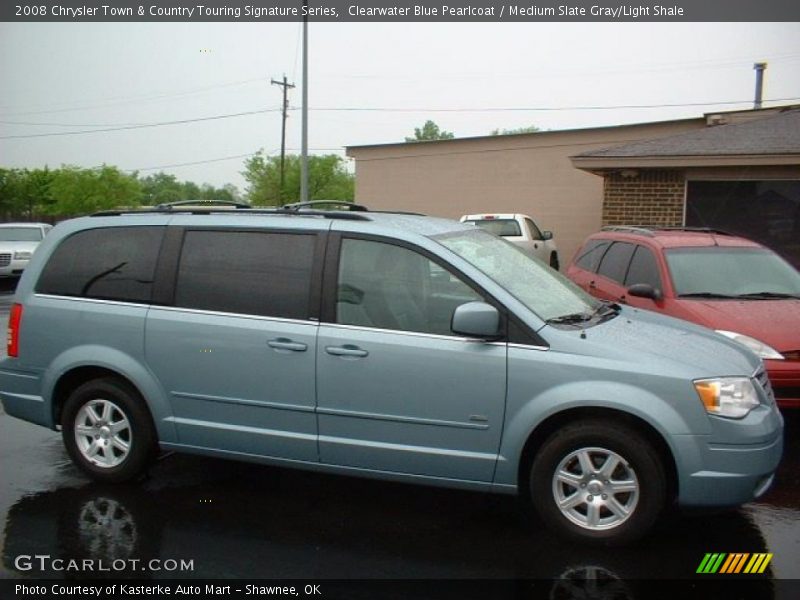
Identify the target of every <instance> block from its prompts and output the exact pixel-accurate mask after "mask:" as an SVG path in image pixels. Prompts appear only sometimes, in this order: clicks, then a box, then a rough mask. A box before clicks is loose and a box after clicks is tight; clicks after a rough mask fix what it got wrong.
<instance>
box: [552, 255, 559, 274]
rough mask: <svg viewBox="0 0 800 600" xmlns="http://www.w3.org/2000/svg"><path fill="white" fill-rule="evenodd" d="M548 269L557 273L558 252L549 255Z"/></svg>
mask: <svg viewBox="0 0 800 600" xmlns="http://www.w3.org/2000/svg"><path fill="white" fill-rule="evenodd" d="M550 267H551V268H553V269H555V270H556V271H558V269H559V264H558V252H551V253H550Z"/></svg>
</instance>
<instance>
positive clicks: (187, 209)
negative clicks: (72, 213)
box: [90, 200, 425, 221]
mask: <svg viewBox="0 0 800 600" xmlns="http://www.w3.org/2000/svg"><path fill="white" fill-rule="evenodd" d="M322 206H331V207H336V208H331V209H330V210H325V209H322V208H315V207H322ZM159 213H182V214H191V215H210V214H236V215H237V216H238V215H287V216H291V215H298V216H309V217H324V218H327V219H345V220H350V221H369V220H370V218H369V217H368V216H367V215H365V214H360V213H373V214H374V213H386V214H394V215H413V216H420V217H422V216H425V215H423V214H422V213H416V212H403V211H388V210H373V211H371V210H369V209H368V208H367V207H366V206H364V205H363V204H355V203H354V202H348V201H347V200H311V201H309V202H294V203H292V204H284V205H283V206H275V207H263V208H261V207H254V206H252V205H250V204H246V203H243V202H233V201H230V200H180V201H178V202H165V203H162V204H158V205H156V206H153V207H148V208H130V209H112V210H101V211H98V212H96V213H93V214H92V215H90V216H92V217H118V216H121V215H132V214H159Z"/></svg>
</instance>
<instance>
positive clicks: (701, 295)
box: [678, 292, 739, 298]
mask: <svg viewBox="0 0 800 600" xmlns="http://www.w3.org/2000/svg"><path fill="white" fill-rule="evenodd" d="M678 298H739V296H731V295H729V294H715V293H713V292H692V293H691V294H678Z"/></svg>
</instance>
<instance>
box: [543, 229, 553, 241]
mask: <svg viewBox="0 0 800 600" xmlns="http://www.w3.org/2000/svg"><path fill="white" fill-rule="evenodd" d="M552 239H553V232H552V231H543V232H542V240H544V241H545V242H546V241H547V240H552Z"/></svg>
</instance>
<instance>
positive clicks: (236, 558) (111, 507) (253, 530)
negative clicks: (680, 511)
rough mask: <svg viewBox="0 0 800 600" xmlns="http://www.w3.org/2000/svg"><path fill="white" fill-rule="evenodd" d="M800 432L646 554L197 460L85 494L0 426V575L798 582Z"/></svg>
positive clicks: (439, 505)
mask: <svg viewBox="0 0 800 600" xmlns="http://www.w3.org/2000/svg"><path fill="white" fill-rule="evenodd" d="M799 432H800V418H798V416H796V415H789V418H788V419H787V446H786V448H787V450H786V457H785V460H784V463H783V465H782V467H781V471H780V473H779V477H778V479H777V482H776V484H775V487H774V488H773V490H771V491H770V492H769V494H768V495H767V496H766V497H765V498H764V499H763V501H761V502H759V503H753V504H750V505H748V506H746V507H745V508H743V509H741V510H738V511H732V512H727V513H723V514H716V515H699V514H694V515H692V514H690V515H685V514H684V515H673V516H671V517H669V518H668V519H667V520H666V521H665V522H664V524H663V525H662V526H661V527H660V529H659V530H658V531H657V532H656V533H655V534H654V535H652V536H650V537H648V538H647V539H645V540H643V541H642V542H640V543H638V544H636V545H635V546H631V547H626V548H615V549H606V548H590V547H582V546H578V545H574V544H569V543H565V542H564V541H563V540H561V539H559V538H556V537H554V536H552V535H551V534H550V532H549V531H548V530H547V529H546V528H544V526H543V525H542V524H541V523H539V522H537V521H531V522H526V520H525V519H524V518H523V517H522V516H521V513H522V511H521V508H520V506H519V505H518V504H517V502H516V501H515V500H514V499H512V498H508V497H503V496H490V495H485V494H478V493H470V492H461V491H453V490H441V489H434V488H426V487H417V486H410V485H402V484H394V483H385V482H376V481H368V480H360V479H353V478H345V477H336V476H329V475H320V474H313V473H305V472H301V471H291V470H283V469H277V468H268V467H262V466H257V465H250V464H245V463H235V462H226V461H221V460H214V459H206V458H197V457H191V456H181V455H174V456H170V457H167V458H164V459H163V460H161V461H160V462H159V463H158V464H157V465H156V466H155V467H154V468H153V469H152V471H151V473H150V475H149V477H148V478H147V479H146V480H144V481H142V482H139V483H137V484H130V485H116V486H109V485H99V484H94V483H87V482H86V480H85V479H84V478H83V477H81V476H80V475H79V474H78V473H77V472H76V471H75V470H74V469H73V468H72V466H71V465H70V464H69V463H68V462H67V459H66V455H65V453H64V451H63V450H62V448H61V443H60V438H59V436H58V434H55V433H53V432H48V431H46V430H43V429H41V428H37V427H34V426H32V425H28V424H25V423H22V422H21V421H17V420H15V419H11V418H9V417H7V416H6V415H0V461H2V478H3V486H2V492H0V510H2V511H3V512H2V514H4V515H5V529H4V542H3V545H2V554H3V558H2V567H0V576H4V577H26V576H31V575H32V573H28V572H25V571H24V570H21V569H19V568H17V567H16V566H15V557H17V556H19V555H22V554H25V555H34V554H49V555H51V556H53V557H62V558H66V559H83V558H94V559H100V558H102V559H104V560H106V561H108V562H110V561H112V560H114V559H126V558H138V559H141V560H143V561H144V560H148V559H150V558H161V559H162V560H163V559H167V558H171V559H193V560H194V571H193V572H191V573H180V574H178V575H180V576H184V577H185V576H188V577H203V578H211V577H214V578H230V577H241V578H257V577H263V578H319V579H330V578H337V579H338V578H408V577H413V578H503V579H524V578H555V579H559V578H560V579H559V582H558V585H559V586H562V587H561V588H559V589H561V590H562V591H564V590H567V591H568V590H569V589H570V586H574V585H575V582H576V581H581V582H583V583H581V584H580V585H581V586H583V588H582V589H585V586H586V585H589V582H590V583H591V585H593V586H596V587H597V588H598V589H599V588H603V589H604V590H608V592H609V593H611V596H610V597H620V598H624V597H626V592H625V590H626V589H628V588H627V586H629V585H630V581H631V580H636V579H642V578H692V577H695V570H696V569H697V566H698V565H699V563H700V561H701V560H702V558H703V556H704V555H705V553H706V552H751V553H754V552H772V553H774V558H773V561H772V563H771V564H770V566H769V568H768V569H767V577H777V578H795V579H797V578H800V561H798V557H800V547H799V545H800V518H799V517H800V512H798V508H797V507H798V506H799V505H800V502H798V498H800V475H798V474H799V473H800V468H798V467H800V465H799V464H798V462H800V459H798V456H800V448H799V447H798V445H799V444H798V440H797V434H798V433H799ZM129 574H130V575H133V574H134V573H129ZM37 575H41V574H39V573H37ZM44 575H45V576H61V575H62V574H59V573H55V572H50V573H45V574H44ZM115 575H119V573H116V574H115ZM135 575H136V576H137V577H142V573H139V572H136V573H135ZM83 576H84V575H82V574H80V573H77V574H75V573H72V574H70V577H73V578H80V577H83ZM85 576H86V577H97V576H98V574H97V573H93V574H87V575H85ZM145 576H146V577H174V576H176V574H171V573H148V574H146V575H145ZM555 590H556V588H554V593H555ZM612 592H613V593H612ZM769 595H770V594H768V596H769ZM555 597H569V596H568V595H566V592H565V595H564V596H559V595H556V596H555Z"/></svg>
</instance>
